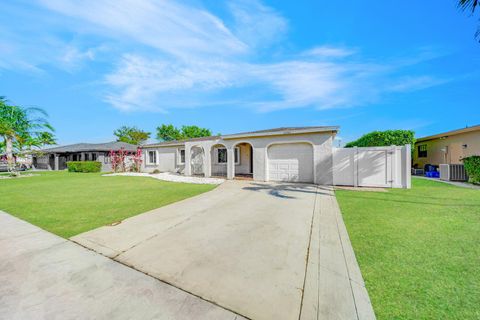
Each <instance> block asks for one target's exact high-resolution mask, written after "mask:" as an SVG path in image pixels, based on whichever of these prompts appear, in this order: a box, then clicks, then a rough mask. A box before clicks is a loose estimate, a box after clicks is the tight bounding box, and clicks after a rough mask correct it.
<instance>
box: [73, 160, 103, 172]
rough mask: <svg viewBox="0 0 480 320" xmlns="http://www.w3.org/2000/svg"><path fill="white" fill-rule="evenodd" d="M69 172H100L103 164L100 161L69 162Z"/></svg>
mask: <svg viewBox="0 0 480 320" xmlns="http://www.w3.org/2000/svg"><path fill="white" fill-rule="evenodd" d="M67 168H68V171H69V172H100V170H101V169H102V163H101V162H98V161H69V162H67Z"/></svg>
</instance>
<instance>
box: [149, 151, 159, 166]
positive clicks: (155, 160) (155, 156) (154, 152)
mask: <svg viewBox="0 0 480 320" xmlns="http://www.w3.org/2000/svg"><path fill="white" fill-rule="evenodd" d="M151 153H153V155H154V162H152V161H150V154H151ZM146 155H147V159H146V162H147V165H156V164H157V159H158V157H157V150H148V151H147V154H146Z"/></svg>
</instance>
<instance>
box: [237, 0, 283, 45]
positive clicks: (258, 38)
mask: <svg viewBox="0 0 480 320" xmlns="http://www.w3.org/2000/svg"><path fill="white" fill-rule="evenodd" d="M228 6H229V8H230V11H231V13H232V15H233V17H234V20H235V24H234V27H233V30H234V33H235V35H236V36H237V37H238V38H239V39H242V41H244V42H245V43H247V44H248V45H250V46H251V47H268V46H269V45H271V44H272V43H274V42H277V41H279V40H281V39H282V38H283V37H284V36H285V33H286V31H287V29H288V22H287V20H286V19H285V18H284V17H282V16H281V15H280V14H279V13H278V12H276V11H275V10H274V9H272V8H270V7H267V6H265V5H263V4H262V3H261V2H259V1H257V0H236V1H230V2H229V4H228Z"/></svg>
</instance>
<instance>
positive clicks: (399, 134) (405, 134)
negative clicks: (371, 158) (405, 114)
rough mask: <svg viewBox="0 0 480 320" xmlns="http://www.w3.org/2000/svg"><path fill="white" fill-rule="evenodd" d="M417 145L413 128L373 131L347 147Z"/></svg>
mask: <svg viewBox="0 0 480 320" xmlns="http://www.w3.org/2000/svg"><path fill="white" fill-rule="evenodd" d="M406 144H410V145H411V146H412V148H413V146H414V145H415V132H414V131H412V130H386V131H373V132H370V133H367V134H365V135H363V136H361V137H360V138H359V139H357V140H355V141H352V142H349V143H347V144H346V145H345V147H346V148H351V147H384V146H404V145H406Z"/></svg>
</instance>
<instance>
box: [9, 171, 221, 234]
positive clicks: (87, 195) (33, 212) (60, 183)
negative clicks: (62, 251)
mask: <svg viewBox="0 0 480 320" xmlns="http://www.w3.org/2000/svg"><path fill="white" fill-rule="evenodd" d="M36 174H37V173H36ZM213 188H214V186H212V185H199V184H187V183H174V182H166V181H160V180H157V179H152V178H148V177H145V178H143V177H121V176H115V177H102V176H101V174H99V173H69V172H43V173H40V174H39V175H38V176H34V177H26V178H21V179H2V180H0V210H3V211H6V212H8V213H10V214H12V215H14V216H16V217H18V218H20V219H23V220H26V221H28V222H30V223H32V224H35V225H37V226H39V227H41V228H43V229H45V230H47V231H50V232H53V233H55V234H57V235H59V236H61V237H65V238H69V237H71V236H74V235H76V234H79V233H82V232H85V231H88V230H92V229H94V228H97V227H100V226H103V225H106V224H110V223H112V222H116V221H119V220H123V219H125V218H128V217H131V216H134V215H137V214H139V213H142V212H145V211H148V210H152V209H155V208H158V207H161V206H164V205H167V204H169V203H172V202H176V201H179V200H182V199H186V198H189V197H192V196H195V195H198V194H200V193H203V192H206V191H210V190H212V189H213Z"/></svg>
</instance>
